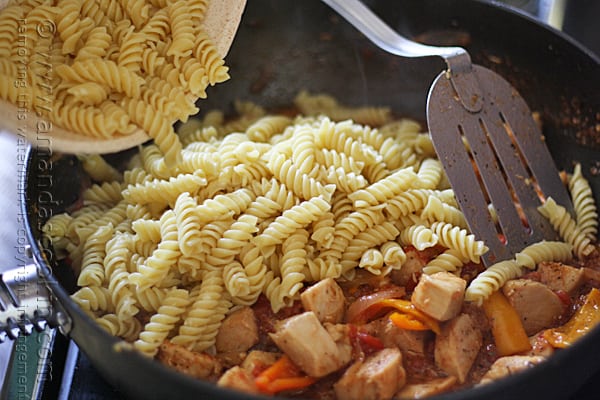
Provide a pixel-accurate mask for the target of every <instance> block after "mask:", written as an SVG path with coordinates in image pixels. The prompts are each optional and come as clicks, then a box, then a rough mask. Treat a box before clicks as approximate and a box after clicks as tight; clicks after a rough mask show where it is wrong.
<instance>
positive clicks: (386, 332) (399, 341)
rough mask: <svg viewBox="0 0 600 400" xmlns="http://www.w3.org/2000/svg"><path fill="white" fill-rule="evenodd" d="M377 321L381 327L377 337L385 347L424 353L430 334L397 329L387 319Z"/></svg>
mask: <svg viewBox="0 0 600 400" xmlns="http://www.w3.org/2000/svg"><path fill="white" fill-rule="evenodd" d="M379 321H381V325H380V328H379V330H378V332H377V335H378V336H379V338H380V339H381V341H382V342H383V344H384V346H385V347H398V348H399V349H400V350H402V351H403V352H405V351H409V352H413V353H419V354H424V353H425V345H426V343H427V339H428V338H429V337H430V334H431V332H428V331H411V330H408V329H402V328H398V327H397V326H396V325H395V324H394V323H393V322H392V321H390V320H389V319H388V318H384V319H381V320H379Z"/></svg>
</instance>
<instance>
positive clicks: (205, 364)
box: [156, 341, 222, 380]
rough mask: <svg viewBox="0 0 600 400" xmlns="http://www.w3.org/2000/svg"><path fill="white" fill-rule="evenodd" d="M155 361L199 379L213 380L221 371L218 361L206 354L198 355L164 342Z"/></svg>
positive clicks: (179, 346)
mask: <svg viewBox="0 0 600 400" xmlns="http://www.w3.org/2000/svg"><path fill="white" fill-rule="evenodd" d="M156 357H157V359H158V360H159V361H161V362H162V363H163V364H166V365H168V366H170V367H173V368H175V369H176V370H178V371H179V372H183V373H184V374H187V375H190V376H193V377H194V378H201V379H209V380H210V379H214V378H216V377H217V376H219V374H220V373H221V371H222V366H221V364H220V363H219V360H218V359H217V358H216V357H214V356H211V355H210V354H206V353H198V352H195V351H191V350H188V349H186V348H185V347H183V346H181V345H178V344H173V343H171V342H169V341H165V342H164V343H163V344H161V345H160V348H159V350H158V354H157V355H156Z"/></svg>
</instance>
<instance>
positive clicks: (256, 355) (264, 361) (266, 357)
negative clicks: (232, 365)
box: [241, 350, 281, 376]
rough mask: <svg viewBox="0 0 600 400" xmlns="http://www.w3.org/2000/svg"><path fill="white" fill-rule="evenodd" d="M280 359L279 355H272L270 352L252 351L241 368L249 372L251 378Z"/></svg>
mask: <svg viewBox="0 0 600 400" xmlns="http://www.w3.org/2000/svg"><path fill="white" fill-rule="evenodd" d="M279 357H281V354H280V353H272V352H270V351H261V350H252V351H251V352H250V353H248V355H247V356H246V358H244V361H242V364H241V367H242V368H244V369H245V370H246V371H248V372H250V373H251V374H252V375H253V376H257V375H258V374H259V373H261V372H262V371H264V370H265V369H267V368H268V367H270V366H271V365H273V364H275V361H277V359H279Z"/></svg>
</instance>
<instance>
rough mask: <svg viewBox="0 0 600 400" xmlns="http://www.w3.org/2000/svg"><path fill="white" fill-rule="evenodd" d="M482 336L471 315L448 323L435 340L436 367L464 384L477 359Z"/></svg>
mask: <svg viewBox="0 0 600 400" xmlns="http://www.w3.org/2000/svg"><path fill="white" fill-rule="evenodd" d="M482 336H483V335H482V333H481V330H480V329H479V328H478V327H477V325H476V324H475V321H474V320H473V318H471V316H470V315H469V314H460V315H459V316H458V317H456V318H454V319H452V320H450V321H448V322H447V323H445V324H444V325H443V327H442V332H441V333H440V334H439V335H438V336H437V337H436V339H435V349H434V357H435V363H436V365H437V366H438V367H440V368H441V369H443V370H444V371H446V372H447V373H448V374H449V375H452V376H455V377H457V378H458V380H459V382H461V383H463V382H464V381H465V380H466V378H467V376H468V374H469V371H470V370H471V366H472V365H473V362H474V361H475V358H477V354H478V353H479V349H480V348H481V345H482V341H483V339H482Z"/></svg>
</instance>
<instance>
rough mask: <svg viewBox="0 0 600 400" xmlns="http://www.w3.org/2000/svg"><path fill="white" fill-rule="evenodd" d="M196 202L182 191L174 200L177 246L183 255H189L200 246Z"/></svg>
mask: <svg viewBox="0 0 600 400" xmlns="http://www.w3.org/2000/svg"><path fill="white" fill-rule="evenodd" d="M197 207H198V204H197V203H196V202H195V201H194V199H193V198H192V197H190V194H189V193H188V192H184V193H182V194H180V195H179V197H177V200H176V201H175V208H174V211H175V217H176V219H177V226H178V229H179V235H178V240H179V248H180V249H181V254H183V255H184V256H191V255H193V254H194V253H195V252H197V251H198V250H199V248H200V241H201V236H200V226H201V222H202V221H201V219H200V217H199V216H198V215H197V214H196V208H197Z"/></svg>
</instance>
